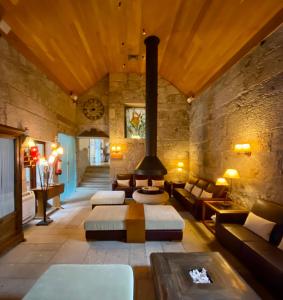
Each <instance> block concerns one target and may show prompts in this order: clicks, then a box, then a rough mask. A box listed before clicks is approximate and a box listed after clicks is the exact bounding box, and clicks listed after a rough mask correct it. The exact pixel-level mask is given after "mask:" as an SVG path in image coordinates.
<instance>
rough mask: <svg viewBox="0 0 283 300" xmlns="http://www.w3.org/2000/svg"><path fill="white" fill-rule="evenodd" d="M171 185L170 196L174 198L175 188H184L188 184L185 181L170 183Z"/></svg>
mask: <svg viewBox="0 0 283 300" xmlns="http://www.w3.org/2000/svg"><path fill="white" fill-rule="evenodd" d="M168 183H169V184H170V196H171V197H172V196H173V190H174V189H175V188H184V187H185V185H186V182H184V181H169V182H168Z"/></svg>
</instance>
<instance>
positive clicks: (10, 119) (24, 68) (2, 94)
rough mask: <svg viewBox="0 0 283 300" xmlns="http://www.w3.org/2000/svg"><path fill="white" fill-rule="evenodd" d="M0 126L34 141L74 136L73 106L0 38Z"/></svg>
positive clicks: (74, 113)
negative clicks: (60, 134) (25, 131)
mask: <svg viewBox="0 0 283 300" xmlns="http://www.w3.org/2000/svg"><path fill="white" fill-rule="evenodd" d="M0 74H1V76H0V123H1V124H4V125H9V126H13V127H17V128H22V129H23V128H25V127H27V128H28V133H29V135H30V136H32V137H33V138H35V139H38V140H43V141H53V140H54V137H55V136H56V135H57V133H58V132H63V133H66V134H71V135H74V134H75V122H76V106H75V105H74V104H72V101H71V100H70V98H69V97H68V95H67V94H65V93H64V92H63V91H62V90H61V89H60V88H59V87H58V86H57V85H56V84H55V83H53V82H52V81H50V80H48V79H47V77H46V76H45V75H44V74H43V73H41V72H40V71H39V70H38V69H37V68H36V67H35V66H34V65H33V64H31V63H30V62H29V61H27V60H26V59H25V58H24V57H23V56H22V55H21V54H19V52H17V51H16V50H15V49H14V48H13V47H11V46H10V45H9V44H8V43H7V42H6V40H4V39H3V38H0Z"/></svg>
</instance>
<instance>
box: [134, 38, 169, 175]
mask: <svg viewBox="0 0 283 300" xmlns="http://www.w3.org/2000/svg"><path fill="white" fill-rule="evenodd" d="M144 43H145V45H146V101H145V102H146V140H145V142H146V156H145V158H144V159H142V161H141V162H140V163H139V164H138V166H137V168H136V170H135V173H136V174H139V175H148V176H161V175H165V174H167V170H166V168H165V167H164V166H163V164H162V163H161V161H160V160H159V158H158V157H157V96H158V95H157V82H158V74H157V69H158V44H159V38H158V37H157V36H149V37H147V38H146V39H145V40H144Z"/></svg>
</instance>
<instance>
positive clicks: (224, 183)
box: [215, 177, 228, 186]
mask: <svg viewBox="0 0 283 300" xmlns="http://www.w3.org/2000/svg"><path fill="white" fill-rule="evenodd" d="M215 185H221V186H227V185H228V182H227V180H226V179H225V178H223V177H220V178H217V179H216V182H215Z"/></svg>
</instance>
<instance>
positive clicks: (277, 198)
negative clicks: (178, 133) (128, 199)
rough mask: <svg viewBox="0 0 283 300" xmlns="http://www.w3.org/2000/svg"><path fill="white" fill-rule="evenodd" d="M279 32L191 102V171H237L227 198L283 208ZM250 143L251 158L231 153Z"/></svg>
mask: <svg viewBox="0 0 283 300" xmlns="http://www.w3.org/2000/svg"><path fill="white" fill-rule="evenodd" d="M282 95H283V28H282V27H281V28H279V29H278V30H277V31H276V32H274V33H273V34H271V35H270V36H269V37H268V38H266V40H265V41H263V42H262V43H261V45H258V46H257V47H256V48H254V49H253V50H252V51H251V52H250V53H249V54H248V55H247V56H245V57H244V58H242V59H241V60H240V61H239V62H238V63H236V64H235V65H234V66H233V67H232V68H231V69H229V70H228V71H227V72H226V73H225V74H224V75H223V76H221V77H220V78H219V79H218V80H217V81H216V82H215V83H214V84H212V85H211V86H210V87H209V88H207V89H206V90H205V91H204V92H203V93H201V94H200V95H199V96H198V97H197V98H196V99H195V101H193V102H192V104H191V106H190V109H189V114H190V117H189V120H190V121H189V122H190V145H189V152H190V157H189V158H190V170H191V171H192V174H195V175H200V176H203V177H207V178H210V179H214V180H215V179H216V178H217V177H221V176H222V175H223V173H224V171H225V169H227V168H235V169H237V170H238V171H239V174H240V177H241V178H240V179H238V180H236V179H235V180H234V181H233V191H232V197H233V199H235V200H236V201H239V202H241V203H243V204H244V205H246V206H248V207H251V206H252V204H253V203H254V202H255V200H256V199H264V200H269V201H273V202H278V203H282V204H283V198H282V194H283V175H282V174H283V118H282V115H283V99H282ZM236 143H250V144H251V147H252V155H251V156H246V155H237V154H235V153H234V152H233V146H234V144H236Z"/></svg>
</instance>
